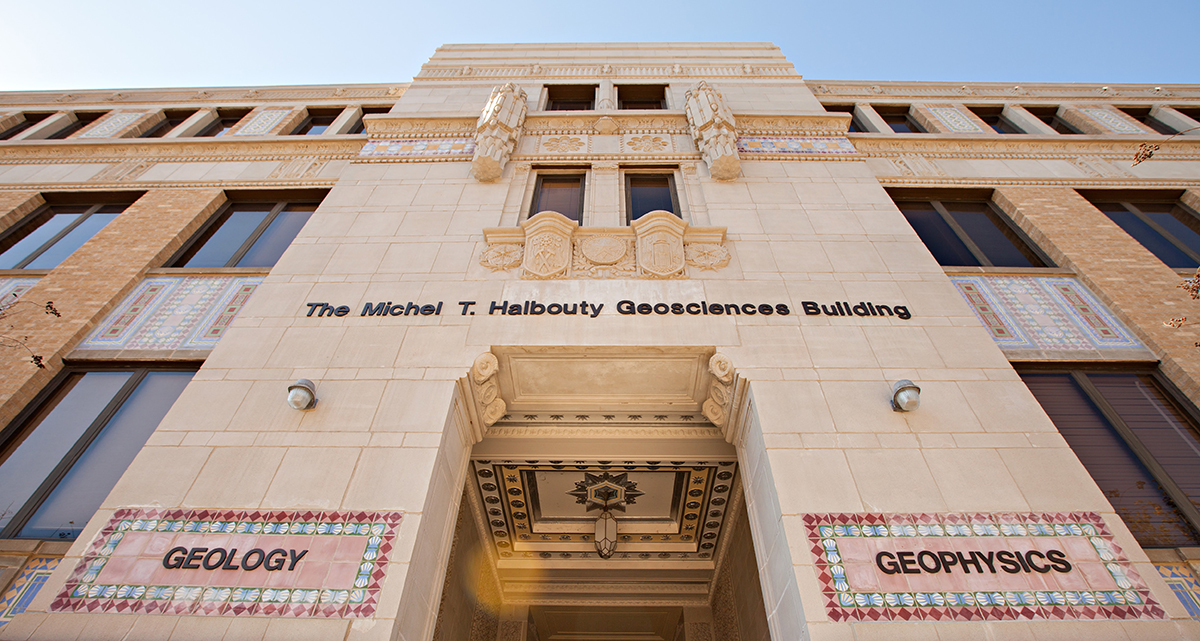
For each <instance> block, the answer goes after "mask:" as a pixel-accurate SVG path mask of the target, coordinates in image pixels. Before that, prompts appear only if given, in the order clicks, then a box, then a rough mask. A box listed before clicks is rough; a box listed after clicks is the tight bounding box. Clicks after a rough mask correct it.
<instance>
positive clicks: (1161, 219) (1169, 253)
mask: <svg viewBox="0 0 1200 641" xmlns="http://www.w3.org/2000/svg"><path fill="white" fill-rule="evenodd" d="M1175 195H1176V194H1175V193H1171V192H1168V193H1166V194H1154V193H1152V192H1151V193H1147V192H1142V193H1130V192H1116V191H1113V192H1108V193H1105V192H1103V191H1092V192H1086V193H1084V197H1085V198H1087V199H1088V200H1090V201H1092V205H1094V206H1095V207H1096V209H1099V210H1100V211H1102V212H1104V215H1105V216H1108V217H1109V218H1111V219H1112V221H1113V222H1114V223H1116V224H1118V225H1120V226H1121V229H1124V230H1125V233H1127V234H1129V235H1130V236H1133V238H1134V240H1136V241H1138V242H1139V243H1141V244H1142V247H1145V248H1146V249H1148V250H1150V252H1151V253H1153V254H1154V255H1155V256H1157V257H1158V259H1159V260H1161V261H1162V262H1164V263H1166V264H1167V266H1168V267H1171V268H1172V269H1195V268H1197V267H1200V218H1197V216H1196V212H1194V211H1192V210H1191V209H1188V208H1187V207H1184V206H1183V205H1181V204H1179V203H1178V202H1176V201H1175V200H1174V198H1173V196H1175ZM1155 196H1158V198H1155Z"/></svg>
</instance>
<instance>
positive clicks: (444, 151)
mask: <svg viewBox="0 0 1200 641" xmlns="http://www.w3.org/2000/svg"><path fill="white" fill-rule="evenodd" d="M474 154H475V139H474V138H423V139H413V140H368V141H367V144H365V145H363V148H362V150H361V151H359V152H358V155H359V156H365V157H371V158H453V157H458V156H462V157H464V158H470V157H471V156H473V155H474Z"/></svg>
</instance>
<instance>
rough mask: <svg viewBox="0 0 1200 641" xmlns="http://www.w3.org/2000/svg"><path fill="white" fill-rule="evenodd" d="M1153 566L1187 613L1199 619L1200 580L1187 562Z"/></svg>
mask: <svg viewBox="0 0 1200 641" xmlns="http://www.w3.org/2000/svg"><path fill="white" fill-rule="evenodd" d="M1154 567H1156V568H1158V575H1159V576H1161V577H1162V578H1163V580H1164V581H1166V582H1167V586H1168V587H1170V588H1171V591H1172V592H1174V593H1175V596H1177V597H1179V602H1180V603H1182V604H1183V607H1184V609H1186V610H1187V612H1188V614H1190V615H1191V617H1192V618H1193V619H1196V620H1197V621H1200V580H1197V579H1196V574H1195V572H1192V568H1191V567H1190V566H1189V565H1188V564H1187V563H1155V564H1154Z"/></svg>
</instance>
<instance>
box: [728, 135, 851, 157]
mask: <svg viewBox="0 0 1200 641" xmlns="http://www.w3.org/2000/svg"><path fill="white" fill-rule="evenodd" d="M737 149H738V152H740V153H743V154H856V153H858V150H857V149H855V148H854V145H852V144H850V140H849V139H847V138H819V137H810V136H738V139H737Z"/></svg>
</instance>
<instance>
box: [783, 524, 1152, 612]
mask: <svg viewBox="0 0 1200 641" xmlns="http://www.w3.org/2000/svg"><path fill="white" fill-rule="evenodd" d="M803 520H804V524H805V527H806V528H807V530H808V537H809V542H810V543H811V551H812V553H813V556H814V557H815V565H816V571H817V575H818V580H819V581H820V583H821V591H822V593H823V595H824V598H825V610H826V613H827V614H828V615H829V618H830V619H832V620H834V621H922V620H924V621H983V620H1016V619H1044V620H1068V619H1163V618H1166V612H1165V611H1164V610H1163V609H1162V607H1161V606H1160V605H1159V604H1158V603H1157V601H1155V600H1154V597H1153V596H1152V595H1151V594H1150V591H1149V589H1148V588H1147V586H1146V584H1145V582H1143V581H1142V579H1141V577H1140V576H1139V575H1138V574H1137V572H1136V570H1134V568H1133V566H1132V565H1131V564H1130V563H1129V561H1128V560H1127V559H1126V557H1125V554H1124V552H1123V551H1122V550H1121V548H1120V547H1119V546H1117V544H1116V543H1114V542H1113V537H1112V533H1111V532H1110V531H1109V530H1108V528H1107V526H1105V524H1104V521H1103V520H1102V519H1101V518H1100V515H1099V514H1097V513H1095V512H1072V513H1049V514H1047V513H1039V514H1019V513H998V514H957V513H949V514H876V513H866V514H805V515H803ZM893 547H896V548H907V549H909V550H922V551H924V550H939V549H942V550H946V549H948V550H957V551H959V553H962V554H966V555H967V556H968V558H970V553H969V552H967V550H971V549H984V550H991V551H995V550H1010V549H1011V550H1041V551H1048V550H1051V549H1054V548H1062V549H1064V550H1066V552H1065V554H1066V558H1068V559H1069V560H1070V561H1071V563H1073V565H1070V566H1069V569H1068V570H1067V571H1065V572H1063V573H1059V572H1060V571H1053V572H1051V571H1050V570H1049V568H1048V566H1043V567H1044V569H1046V572H1044V573H1043V572H1040V571H1039V572H1033V571H1028V572H1022V571H1018V572H1015V573H1011V574H1009V573H1007V571H1005V572H993V573H990V574H989V573H988V572H987V571H986V570H984V569H983V568H984V567H985V566H984V565H983V564H982V563H980V565H979V568H980V569H979V570H978V572H976V573H975V574H970V573H968V572H960V571H954V572H951V573H945V572H942V571H940V570H938V571H933V570H930V569H929V568H928V567H927V568H926V569H925V570H924V571H923V572H922V571H917V572H915V573H901V572H894V573H890V574H885V573H883V572H881V571H880V570H879V568H877V567H876V563H877V562H878V561H877V559H878V558H879V557H877V556H875V555H876V554H877V553H882V552H885V551H888V550H889V549H891V548H893ZM950 554H952V553H951V552H947V555H950ZM930 558H933V557H932V556H930ZM980 558H981V559H982V557H980ZM1042 558H1046V557H1045V555H1043V557H1042ZM909 560H910V562H911V557H910V558H909ZM929 564H932V561H928V560H927V565H929ZM996 565H997V566H998V567H999V566H1000V561H999V560H998V559H997V561H996ZM1013 565H1016V564H1015V562H1014V563H1013ZM966 567H967V566H966V565H965V564H964V569H966ZM1000 569H1003V568H1000ZM931 572H932V573H931ZM1017 583H1024V585H1022V586H1020V587H1014V586H1015V585H1016V584H1017ZM989 584H995V586H996V587H991V588H989V587H983V586H986V585H989Z"/></svg>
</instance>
